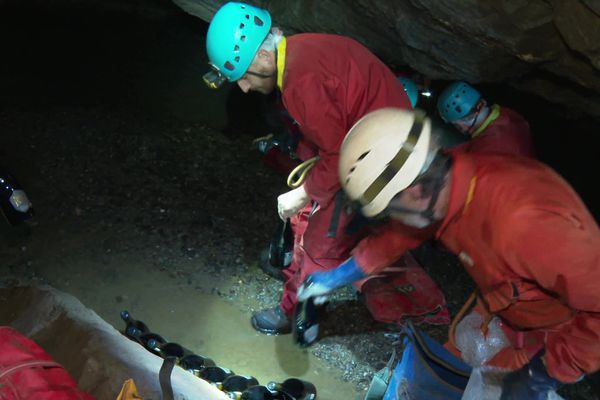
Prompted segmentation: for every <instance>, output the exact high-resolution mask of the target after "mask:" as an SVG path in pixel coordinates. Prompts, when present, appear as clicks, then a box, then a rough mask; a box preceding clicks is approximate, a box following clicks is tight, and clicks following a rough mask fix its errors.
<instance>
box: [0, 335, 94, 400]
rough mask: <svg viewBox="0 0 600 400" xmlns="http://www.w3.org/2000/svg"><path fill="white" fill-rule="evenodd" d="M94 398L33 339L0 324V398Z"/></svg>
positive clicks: (25, 399) (73, 399)
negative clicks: (78, 385)
mask: <svg viewBox="0 0 600 400" xmlns="http://www.w3.org/2000/svg"><path fill="white" fill-rule="evenodd" d="M21 399H22V400H32V399H34V400H94V398H93V397H92V396H90V395H89V394H87V393H85V392H82V391H80V390H79V389H78V388H77V383H76V382H75V381H74V380H73V378H71V376H70V375H69V373H68V372H67V371H66V370H65V369H64V368H63V367H62V366H61V365H60V364H58V363H56V362H54V361H52V359H51V358H50V356H49V355H48V354H47V353H46V352H45V351H44V350H43V349H42V348H41V347H40V346H38V345H37V344H36V343H35V342H34V341H33V340H31V339H29V338H27V337H25V336H23V335H21V334H20V333H19V332H18V331H16V330H15V329H13V328H10V327H6V326H2V327H0V400H21Z"/></svg>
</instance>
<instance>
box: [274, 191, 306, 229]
mask: <svg viewBox="0 0 600 400" xmlns="http://www.w3.org/2000/svg"><path fill="white" fill-rule="evenodd" d="M309 200H310V197H308V194H306V190H304V185H302V186H300V187H298V188H296V189H294V190H290V191H289V192H287V193H284V194H282V195H280V196H279V197H278V198H277V213H278V214H279V218H281V220H282V221H285V220H286V219H288V218H291V217H293V216H294V215H295V214H296V213H298V211H300V210H301V209H302V207H304V206H305V205H306V204H307V203H308V201H309Z"/></svg>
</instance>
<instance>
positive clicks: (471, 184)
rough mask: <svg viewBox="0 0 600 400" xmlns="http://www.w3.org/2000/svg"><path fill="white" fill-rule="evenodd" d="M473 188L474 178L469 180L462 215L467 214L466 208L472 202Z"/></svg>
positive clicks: (475, 184)
mask: <svg viewBox="0 0 600 400" xmlns="http://www.w3.org/2000/svg"><path fill="white" fill-rule="evenodd" d="M475 186H477V177H476V176H474V177H472V178H471V182H470V183H469V191H468V192H467V199H466V200H465V206H464V207H463V214H464V213H465V212H467V208H469V205H470V204H471V201H473V195H474V193H475Z"/></svg>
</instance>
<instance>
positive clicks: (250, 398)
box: [240, 385, 295, 400]
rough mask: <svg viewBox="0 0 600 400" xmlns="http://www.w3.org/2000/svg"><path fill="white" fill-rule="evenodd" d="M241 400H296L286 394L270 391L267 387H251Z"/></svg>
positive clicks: (243, 393) (244, 392)
mask: <svg viewBox="0 0 600 400" xmlns="http://www.w3.org/2000/svg"><path fill="white" fill-rule="evenodd" d="M240 399H241V400H295V399H294V398H292V397H290V396H288V395H286V394H285V393H281V392H277V391H273V390H270V389H269V388H268V387H267V386H259V385H257V386H250V387H249V388H248V389H246V390H244V391H243V392H242V396H241V397H240Z"/></svg>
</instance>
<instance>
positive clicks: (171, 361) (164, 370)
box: [158, 356, 177, 400]
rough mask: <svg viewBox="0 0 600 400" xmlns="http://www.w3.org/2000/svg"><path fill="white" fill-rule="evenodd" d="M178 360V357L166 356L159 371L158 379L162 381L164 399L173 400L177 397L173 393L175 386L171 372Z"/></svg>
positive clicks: (161, 388)
mask: <svg viewBox="0 0 600 400" xmlns="http://www.w3.org/2000/svg"><path fill="white" fill-rule="evenodd" d="M176 361H177V358H176V357H172V356H169V357H166V358H165V360H164V361H163V363H162V366H161V367H160V371H159V372H158V381H159V382H160V390H161V391H162V398H163V400H173V399H174V398H175V397H174V395H173V386H171V372H172V371H173V367H174V366H175V362H176Z"/></svg>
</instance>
